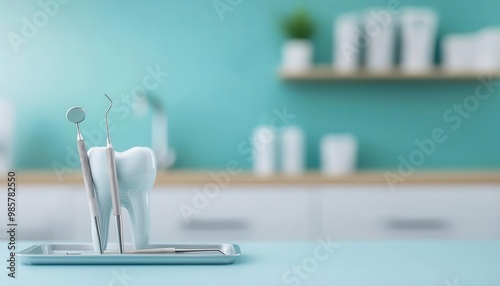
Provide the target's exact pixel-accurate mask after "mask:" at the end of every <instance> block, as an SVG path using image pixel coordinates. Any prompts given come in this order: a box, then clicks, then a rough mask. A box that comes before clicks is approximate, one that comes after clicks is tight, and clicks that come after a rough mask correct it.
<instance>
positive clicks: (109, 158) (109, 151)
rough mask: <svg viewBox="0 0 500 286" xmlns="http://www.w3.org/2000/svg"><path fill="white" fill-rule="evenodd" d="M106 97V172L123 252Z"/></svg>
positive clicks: (120, 218) (119, 242)
mask: <svg viewBox="0 0 500 286" xmlns="http://www.w3.org/2000/svg"><path fill="white" fill-rule="evenodd" d="M104 96H105V97H107V98H108V100H109V102H110V105H109V107H108V110H106V115H105V116H106V133H107V136H108V138H107V143H106V159H107V163H108V174H109V182H110V191H111V203H112V207H113V215H114V216H115V224H116V235H117V237H118V249H119V252H120V254H123V249H124V247H123V228H122V226H123V225H122V211H121V206H120V191H119V188H118V177H117V175H116V162H115V150H114V149H113V145H112V144H111V137H110V136H109V124H108V113H109V111H110V110H111V107H112V106H113V101H112V100H111V98H109V96H107V95H106V94H104Z"/></svg>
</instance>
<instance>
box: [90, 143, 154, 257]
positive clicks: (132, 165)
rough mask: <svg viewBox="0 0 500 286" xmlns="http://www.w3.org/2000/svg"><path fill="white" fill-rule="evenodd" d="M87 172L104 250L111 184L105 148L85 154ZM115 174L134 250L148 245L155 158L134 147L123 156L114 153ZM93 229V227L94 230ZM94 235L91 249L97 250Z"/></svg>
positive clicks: (144, 150) (144, 148)
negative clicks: (95, 202) (90, 181)
mask: <svg viewBox="0 0 500 286" xmlns="http://www.w3.org/2000/svg"><path fill="white" fill-rule="evenodd" d="M88 156H89V162H90V169H91V171H92V178H93V180H94V188H95V193H96V197H97V202H98V205H99V215H100V224H101V239H102V245H103V248H104V249H106V246H107V242H108V232H109V220H110V216H111V209H112V206H111V193H110V182H109V176H108V170H107V163H106V147H94V148H91V149H90V150H89V151H88ZM115 160H116V172H117V177H118V185H119V190H120V204H121V206H122V207H124V208H125V209H126V210H127V211H128V214H129V217H130V220H131V225H132V239H133V243H134V247H135V249H145V248H148V245H149V231H150V229H149V226H150V214H149V209H150V208H149V195H150V193H151V190H152V189H153V185H154V183H155V180H156V168H157V167H156V158H155V153H154V152H153V150H151V149H150V148H147V147H133V148H131V149H129V150H126V151H125V152H115ZM93 227H94V226H93ZM92 233H93V242H94V248H95V249H96V250H97V249H98V248H99V242H98V240H97V237H96V236H95V235H94V233H95V230H94V231H93V232H92Z"/></svg>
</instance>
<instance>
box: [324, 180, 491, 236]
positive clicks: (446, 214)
mask: <svg viewBox="0 0 500 286" xmlns="http://www.w3.org/2000/svg"><path fill="white" fill-rule="evenodd" d="M321 193H322V194H321V196H322V208H323V212H322V213H323V216H322V220H323V223H322V225H323V228H322V232H323V235H332V237H334V238H335V239H499V238H500V187H499V186H496V185H492V186H484V185H482V186H470V185H469V186H451V185H450V186H423V185H415V186H404V187H399V188H398V191H396V192H391V191H388V190H387V188H385V187H376V186H369V187H362V186H356V187H339V186H336V187H324V188H323V189H322V191H321Z"/></svg>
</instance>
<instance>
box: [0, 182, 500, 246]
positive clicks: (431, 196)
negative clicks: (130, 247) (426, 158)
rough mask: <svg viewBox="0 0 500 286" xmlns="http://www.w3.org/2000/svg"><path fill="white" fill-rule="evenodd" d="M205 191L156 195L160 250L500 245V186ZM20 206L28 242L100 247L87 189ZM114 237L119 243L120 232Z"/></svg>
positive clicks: (70, 188)
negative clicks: (321, 240)
mask: <svg viewBox="0 0 500 286" xmlns="http://www.w3.org/2000/svg"><path fill="white" fill-rule="evenodd" d="M203 187H204V186H169V187H167V186H161V187H156V188H155V189H154V190H153V192H152V194H151V241H152V242H179V241H193V242H194V241H199V242H202V241H218V242H232V241H269V240H307V239H313V240H314V239H316V238H318V237H325V236H328V235H331V236H332V238H334V239H337V240H356V239H366V240H370V239H391V240H395V239H500V186H498V185H464V186H455V185H413V186H412V185H404V186H401V187H399V188H398V190H397V191H395V192H391V191H390V190H388V188H386V187H385V186H377V185H364V186H361V185H359V186H353V185H345V186H340V185H336V186H297V187H289V186H260V185H251V186H237V185H230V186H228V187H227V188H224V189H223V190H220V192H219V193H218V194H217V195H213V194H212V195H211V197H208V198H207V199H208V200H207V201H206V202H205V201H203V200H202V199H200V198H199V196H200V194H201V193H203ZM0 202H1V201H0ZM18 202H19V203H18V212H17V218H18V223H19V230H20V231H19V239H29V240H52V241H76V242H89V241H91V232H90V218H89V213H88V206H87V201H86V197H85V191H84V188H83V186H80V185H56V186H23V187H22V189H21V188H20V189H19V192H18ZM200 206H201V207H200ZM189 207H191V208H192V210H194V211H195V213H194V214H193V215H192V216H190V219H189V220H185V219H184V218H183V215H182V210H181V209H182V208H184V209H186V208H187V209H189ZM123 213H124V221H125V225H124V234H125V238H126V241H131V235H130V226H129V223H128V215H127V214H126V212H123ZM4 225H5V224H4ZM2 233H5V232H2ZM109 233H110V241H113V242H114V241H116V239H115V237H116V235H115V230H114V226H113V225H112V224H111V225H110V229H109Z"/></svg>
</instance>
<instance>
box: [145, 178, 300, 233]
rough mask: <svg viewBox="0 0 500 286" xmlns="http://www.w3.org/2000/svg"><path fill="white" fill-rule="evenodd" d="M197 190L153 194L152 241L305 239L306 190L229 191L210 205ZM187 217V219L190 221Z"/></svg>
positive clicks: (243, 189)
mask: <svg viewBox="0 0 500 286" xmlns="http://www.w3.org/2000/svg"><path fill="white" fill-rule="evenodd" d="M200 190H202V188H200V187H191V188H190V187H184V186H183V187H172V188H169V189H164V190H155V191H154V193H153V194H152V199H151V215H152V225H151V226H152V227H151V229H152V232H153V233H152V239H157V240H161V241H168V240H171V239H174V240H182V241H186V240H187V241H196V240H198V241H200V240H203V241H205V240H213V241H215V240H217V241H230V240H283V239H286V240H304V239H307V238H308V205H307V190H304V189H303V188H286V189H283V187H261V188H256V187H231V188H227V189H225V190H221V191H220V192H219V193H218V195H216V196H215V195H214V196H212V197H211V198H210V197H208V200H205V199H203V198H201V195H200V193H201V191H200ZM188 214H189V215H188Z"/></svg>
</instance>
